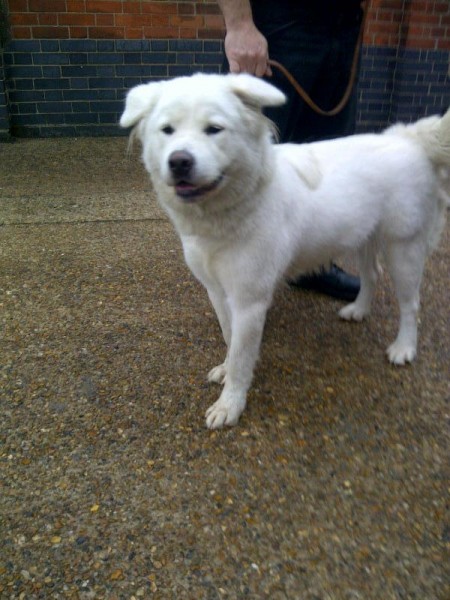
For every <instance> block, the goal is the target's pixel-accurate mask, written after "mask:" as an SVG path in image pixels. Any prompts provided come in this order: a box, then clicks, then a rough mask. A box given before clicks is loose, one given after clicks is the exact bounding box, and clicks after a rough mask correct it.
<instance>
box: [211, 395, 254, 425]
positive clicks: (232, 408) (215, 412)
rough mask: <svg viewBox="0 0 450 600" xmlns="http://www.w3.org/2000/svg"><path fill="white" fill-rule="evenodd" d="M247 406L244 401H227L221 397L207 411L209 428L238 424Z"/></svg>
mask: <svg viewBox="0 0 450 600" xmlns="http://www.w3.org/2000/svg"><path fill="white" fill-rule="evenodd" d="M244 408H245V401H244V402H226V401H224V400H222V399H221V398H219V400H217V402H214V404H212V405H211V406H210V407H209V408H208V410H207V411H206V426H207V427H208V429H220V428H221V427H224V426H225V425H229V426H232V425H236V423H237V422H238V421H239V417H240V416H241V414H242V411H243V410H244Z"/></svg>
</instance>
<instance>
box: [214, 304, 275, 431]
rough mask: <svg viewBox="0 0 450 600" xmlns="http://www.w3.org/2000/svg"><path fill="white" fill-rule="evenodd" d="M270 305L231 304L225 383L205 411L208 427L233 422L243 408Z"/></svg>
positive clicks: (217, 426) (237, 418) (234, 422)
mask: <svg viewBox="0 0 450 600" xmlns="http://www.w3.org/2000/svg"><path fill="white" fill-rule="evenodd" d="M269 304H270V302H263V301H259V302H253V303H252V304H247V305H244V306H243V305H240V306H233V305H232V306H231V314H232V322H231V343H230V346H229V350H228V357H227V365H226V368H227V373H226V379H225V386H224V388H223V390H222V393H221V395H220V398H219V399H218V400H217V402H215V403H214V404H213V405H212V406H210V407H209V408H208V410H207V411H206V425H207V427H209V428H210V429H218V428H220V427H223V426H224V425H236V423H237V422H238V420H239V417H240V416H241V414H242V411H243V410H244V408H245V404H246V398H247V390H248V388H249V387H250V384H251V381H252V375H253V369H254V366H255V363H256V360H257V358H258V353H259V347H260V345H261V338H262V333H263V329H264V322H265V319H266V313H267V309H268V308H269Z"/></svg>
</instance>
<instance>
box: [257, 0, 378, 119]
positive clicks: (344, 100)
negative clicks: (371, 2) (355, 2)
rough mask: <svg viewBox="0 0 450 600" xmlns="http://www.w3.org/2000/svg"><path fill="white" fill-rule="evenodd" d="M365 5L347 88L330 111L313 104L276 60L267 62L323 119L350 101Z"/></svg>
mask: <svg viewBox="0 0 450 600" xmlns="http://www.w3.org/2000/svg"><path fill="white" fill-rule="evenodd" d="M367 4H368V0H366V2H363V5H362V11H363V16H362V20H361V27H360V29H359V35H358V40H357V42H356V46H355V51H354V53H353V60H352V67H351V71H350V77H349V80H348V84H347V87H346V89H345V92H344V95H343V96H342V99H341V100H340V102H339V103H338V104H337V105H336V106H335V107H334V108H332V109H331V110H323V109H322V108H320V106H318V105H317V104H316V103H315V102H314V100H313V99H312V98H311V96H310V95H309V94H308V93H307V92H306V91H305V90H304V89H303V88H302V86H301V85H300V84H299V83H298V81H297V80H296V79H295V77H294V76H293V75H292V73H291V72H290V71H288V70H287V69H286V67H285V66H283V65H282V64H281V63H279V62H278V61H277V60H272V59H269V60H268V63H269V65H270V66H272V67H275V68H276V69H278V70H279V71H280V72H281V73H282V74H283V75H284V76H285V77H286V79H287V80H288V81H289V83H290V84H291V85H292V87H293V88H294V89H295V91H296V92H297V94H298V95H299V96H300V97H301V98H302V100H304V102H306V104H307V105H308V106H309V107H310V108H311V109H312V110H313V111H314V112H316V113H318V114H319V115H322V116H324V117H334V116H335V115H337V114H339V113H340V112H341V111H342V109H343V108H344V107H345V106H346V104H347V102H348V101H349V99H350V96H351V93H352V89H353V86H354V84H355V81H356V75H357V72H358V63H359V54H360V51H361V46H362V42H363V37H364V30H365V25H366V19H367V13H368V6H367Z"/></svg>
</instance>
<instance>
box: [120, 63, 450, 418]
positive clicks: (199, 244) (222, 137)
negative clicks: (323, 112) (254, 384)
mask: <svg viewBox="0 0 450 600" xmlns="http://www.w3.org/2000/svg"><path fill="white" fill-rule="evenodd" d="M284 101H285V97H284V95H283V94H282V93H281V92H280V91H279V90H277V89H276V88H275V87H273V86H272V85H270V84H268V83H266V82H264V81H263V80H260V79H257V78H254V77H252V76H250V75H226V76H220V75H202V74H197V75H194V76H192V77H182V78H178V79H173V80H171V81H161V82H156V83H149V84H147V85H139V86H137V87H135V88H133V89H132V90H131V91H130V92H129V94H128V96H127V99H126V107H125V111H124V113H123V115H122V118H121V121H120V123H121V125H122V126H123V127H129V126H136V127H135V130H134V135H136V136H137V137H138V138H139V139H140V141H141V142H142V146H143V161H144V164H145V166H146V168H147V170H148V172H149V173H150V176H151V179H152V182H153V185H154V187H155V190H156V192H157V196H158V198H159V202H160V203H161V205H162V206H163V208H164V209H165V210H166V211H167V213H168V215H169V217H170V219H171V220H172V222H173V224H174V226H175V228H176V230H177V231H178V234H179V235H180V238H181V241H182V244H183V249H184V255H185V258H186V262H187V264H188V265H189V267H190V268H191V270H192V272H193V273H194V275H195V276H196V277H197V278H198V279H199V280H200V281H201V282H202V284H203V285H204V286H205V287H206V289H207V291H208V294H209V298H210V300H211V302H212V304H213V306H214V309H215V311H216V313H217V317H218V319H219V322H220V326H221V328H222V332H223V336H224V339H225V342H226V345H227V355H226V358H225V361H224V362H223V364H221V365H219V366H217V367H215V368H214V369H212V370H211V371H210V373H209V375H208V379H209V381H214V382H217V383H221V384H224V388H223V390H222V393H221V395H220V398H219V399H218V400H217V402H215V403H214V404H213V405H212V406H211V407H210V408H209V409H208V411H207V413H206V424H207V426H208V427H209V428H211V429H214V428H218V427H222V426H224V425H234V424H236V423H237V421H238V419H239V416H240V415H241V413H242V411H243V410H244V408H245V404H246V395H247V391H248V388H249V387H250V384H251V380H252V374H253V369H254V366H255V363H256V360H257V358H258V352H259V347H260V343H261V337H262V333H263V328H264V322H265V318H266V313H267V310H268V308H269V306H270V304H271V302H272V297H273V294H274V290H275V288H276V286H277V284H278V283H279V282H280V280H282V279H283V278H284V277H286V276H289V275H291V276H296V275H298V274H299V272H302V271H303V272H304V271H310V270H312V269H314V268H317V267H318V266H320V265H323V264H326V263H327V262H328V261H329V260H330V259H332V258H334V257H335V256H336V255H337V254H340V253H343V252H345V251H348V250H349V249H356V250H357V252H358V257H359V266H360V276H361V291H360V293H359V295H358V297H357V299H356V301H355V302H353V303H352V304H349V305H348V306H346V307H344V308H343V309H342V310H341V311H340V313H339V314H340V316H341V317H342V318H343V319H348V320H351V319H353V320H356V321H359V320H361V319H363V317H365V316H367V315H368V314H369V310H370V304H371V299H372V296H373V292H374V287H375V283H376V278H377V251H378V250H379V249H381V248H382V249H383V250H384V255H385V259H386V262H387V265H388V267H389V271H390V274H391V276H392V279H393V282H394V285H395V290H396V294H397V298H398V302H399V305H400V327H399V331H398V335H397V338H396V340H395V341H394V342H393V344H391V345H390V346H389V348H388V351H387V352H388V356H389V360H390V361H391V362H392V363H395V364H398V365H401V364H404V363H406V362H410V361H412V360H413V359H414V357H415V355H416V346H417V312H418V308H419V287H420V282H421V278H422V272H423V268H424V262H425V258H426V256H427V254H428V253H429V251H430V250H431V249H432V248H433V247H434V246H435V245H436V244H437V242H438V239H439V235H440V233H441V231H442V228H443V226H444V222H445V213H446V210H445V208H446V203H447V202H448V196H447V194H448V192H449V189H448V187H449V186H448V173H449V171H450V111H448V112H447V114H446V115H445V116H444V117H443V118H439V117H429V118H426V119H423V120H421V121H419V122H418V123H416V124H414V125H407V126H404V125H397V126H394V127H392V128H390V129H388V130H387V131H386V132H385V133H383V134H381V135H374V134H373V135H372V134H367V135H356V136H350V137H347V138H342V139H338V140H332V141H324V142H316V143H312V144H302V145H294V144H280V145H276V144H273V142H272V139H273V126H272V124H271V123H270V122H269V121H268V120H267V119H266V118H265V117H264V116H263V115H262V112H261V111H262V108H263V107H265V106H276V105H280V104H283V102H284Z"/></svg>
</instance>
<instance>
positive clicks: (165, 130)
mask: <svg viewBox="0 0 450 600" xmlns="http://www.w3.org/2000/svg"><path fill="white" fill-rule="evenodd" d="M161 131H162V132H163V133H165V134H166V135H172V133H174V132H175V129H174V128H173V127H172V125H165V126H164V127H161Z"/></svg>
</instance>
